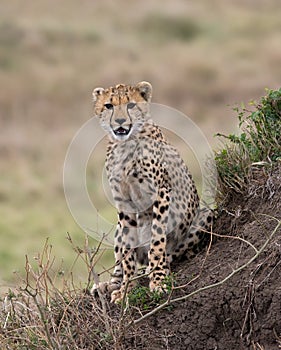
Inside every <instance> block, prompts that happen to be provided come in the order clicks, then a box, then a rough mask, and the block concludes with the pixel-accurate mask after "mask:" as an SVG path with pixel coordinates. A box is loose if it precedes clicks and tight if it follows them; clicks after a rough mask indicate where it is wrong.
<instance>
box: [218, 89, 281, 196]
mask: <svg viewBox="0 0 281 350" xmlns="http://www.w3.org/2000/svg"><path fill="white" fill-rule="evenodd" d="M250 105H251V106H252V107H253V108H254V110H252V111H249V110H247V109H246V108H242V109H239V108H235V109H234V110H235V111H236V112H237V113H238V120H239V128H240V130H241V132H240V134H238V135H236V134H230V135H228V136H226V135H222V134H217V136H219V137H221V138H223V139H224V141H223V142H224V148H223V149H221V150H219V151H218V152H217V153H216V158H215V159H216V164H217V169H218V175H219V185H220V192H221V195H227V194H229V193H230V192H231V190H233V191H235V192H236V193H241V194H246V190H247V189H248V187H249V184H250V182H251V180H252V171H253V169H254V168H255V167H257V166H258V167H259V166H260V167H264V168H265V169H266V168H271V167H272V166H274V164H275V163H276V162H278V161H280V160H281V88H280V89H279V90H267V95H266V96H264V97H262V98H261V99H260V101H259V102H251V103H250Z"/></svg>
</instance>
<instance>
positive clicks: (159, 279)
mask: <svg viewBox="0 0 281 350" xmlns="http://www.w3.org/2000/svg"><path fill="white" fill-rule="evenodd" d="M169 202H170V197H169V189H167V188H165V187H163V188H161V189H160V190H159V192H158V196H157V199H156V201H155V202H154V204H153V220H152V228H151V230H152V231H151V241H150V250H149V252H148V259H149V271H151V274H150V283H149V288H150V290H152V291H153V290H160V291H165V285H164V284H163V281H164V279H165V277H166V276H167V275H168V274H169V265H168V262H167V257H166V241H167V226H168V214H169Z"/></svg>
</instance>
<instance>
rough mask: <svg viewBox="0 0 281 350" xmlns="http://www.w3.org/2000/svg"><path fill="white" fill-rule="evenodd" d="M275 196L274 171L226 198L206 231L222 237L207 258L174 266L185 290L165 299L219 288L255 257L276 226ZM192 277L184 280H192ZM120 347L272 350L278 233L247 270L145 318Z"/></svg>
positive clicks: (279, 178)
mask: <svg viewBox="0 0 281 350" xmlns="http://www.w3.org/2000/svg"><path fill="white" fill-rule="evenodd" d="M280 189H281V167H280V166H279V168H278V169H275V171H274V172H273V173H272V174H271V175H270V176H268V175H265V173H264V172H263V171H262V170H261V171H257V172H256V175H255V177H254V178H253V183H252V185H251V186H250V191H249V196H248V197H247V198H241V196H232V198H230V199H229V201H228V203H227V205H226V207H225V208H226V209H225V210H223V211H222V212H221V213H220V214H219V217H218V219H217V221H216V224H215V227H214V232H215V233H217V234H220V235H227V236H229V237H225V238H217V241H216V243H215V244H213V245H212V246H211V248H210V249H209V253H208V255H207V256H206V252H205V253H203V252H202V254H200V255H198V256H197V257H196V258H194V259H193V260H192V261H190V262H188V263H181V264H179V265H177V266H175V267H174V271H175V272H176V280H177V283H178V284H180V285H184V284H187V285H186V287H185V288H181V289H180V290H178V291H176V293H175V295H173V298H174V297H180V296H183V295H186V294H189V293H191V292H193V291H195V290H197V289H199V288H202V287H204V286H208V285H211V284H217V283H218V284H219V282H220V281H223V280H224V278H226V277H227V276H228V275H229V274H231V273H232V271H233V270H235V269H237V268H239V267H240V266H242V265H243V264H246V263H247V262H248V261H249V259H251V258H252V257H254V256H255V255H256V254H257V252H256V250H259V249H261V247H262V246H263V245H264V244H265V242H266V240H267V239H268V237H269V236H270V235H271V234H272V232H273V231H274V230H275V229H276V227H277V225H278V220H276V219H274V218H277V219H279V220H280V219H281V191H280ZM273 217H274V218H273ZM235 237H240V238H241V239H242V240H241V239H237V238H235ZM246 241H247V242H250V243H251V244H249V243H247V242H246ZM251 245H253V246H254V247H253V246H251ZM255 249H256V250H255ZM202 264H203V266H202ZM198 275H200V276H199V277H198V278H196V279H195V280H193V281H192V277H194V276H198ZM190 281H191V282H190ZM125 347H126V349H135V348H136V349H155V350H156V349H193V350H199V349H200V350H201V349H202V350H203V349H204V350H206V349H222V350H225V349H228V350H232V349H233V350H237V349H266V350H271V349H272V350H273V349H278V348H280V347H281V227H280V226H279V227H278V229H277V230H276V232H275V233H274V235H273V236H272V238H271V239H270V241H269V243H268V245H267V246H266V248H265V249H264V250H263V251H262V253H261V254H260V255H259V256H258V257H257V259H255V260H254V261H252V262H251V263H250V264H249V265H248V266H247V267H245V268H244V269H243V270H241V271H240V272H238V273H236V274H234V275H233V277H231V278H229V279H228V280H226V281H225V282H224V283H222V284H220V285H217V286H216V287H214V288H210V289H208V290H205V291H202V292H200V293H198V294H195V295H194V296H192V297H191V298H188V299H187V300H185V301H181V302H177V303H175V304H172V308H170V309H169V308H166V309H164V310H161V311H159V312H158V313H156V314H154V315H152V316H150V317H148V318H147V319H146V320H144V321H143V322H142V323H141V324H140V325H139V326H137V327H136V328H135V329H134V330H133V331H132V332H131V333H130V334H127V336H126V339H125Z"/></svg>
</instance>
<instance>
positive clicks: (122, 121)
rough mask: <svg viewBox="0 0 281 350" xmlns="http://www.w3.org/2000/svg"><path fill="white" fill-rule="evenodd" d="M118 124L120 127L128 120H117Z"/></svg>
mask: <svg viewBox="0 0 281 350" xmlns="http://www.w3.org/2000/svg"><path fill="white" fill-rule="evenodd" d="M115 121H116V123H117V124H119V125H122V124H124V123H125V121H126V119H125V118H119V119H115Z"/></svg>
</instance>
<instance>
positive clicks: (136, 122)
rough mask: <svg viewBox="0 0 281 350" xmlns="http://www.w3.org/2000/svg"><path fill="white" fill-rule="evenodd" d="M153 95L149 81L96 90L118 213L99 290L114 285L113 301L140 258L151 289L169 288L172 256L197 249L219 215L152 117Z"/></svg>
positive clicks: (96, 105)
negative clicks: (108, 274) (110, 267)
mask: <svg viewBox="0 0 281 350" xmlns="http://www.w3.org/2000/svg"><path fill="white" fill-rule="evenodd" d="M151 96H152V87H151V85H150V84H149V83H147V82H141V83H138V84H137V85H135V86H129V85H117V86H115V87H110V88H109V89H103V88H97V89H95V90H94V92H93V98H94V112H95V115H97V116H98V117H99V119H100V124H101V126H102V127H103V128H104V129H105V130H106V132H107V133H108V136H109V144H108V148H107V157H106V171H107V176H108V179H109V183H110V187H111V191H112V194H113V198H114V200H115V203H116V207H117V210H118V218H119V220H118V225H117V228H116V233H115V243H114V255H115V262H116V264H115V269H114V272H113V276H112V279H111V281H110V282H109V283H106V284H100V285H99V286H94V287H93V289H96V288H101V289H103V290H104V289H107V290H109V291H110V292H111V293H112V294H111V299H112V301H119V300H121V299H122V297H123V295H124V289H125V286H126V284H127V282H128V280H129V279H131V278H132V277H134V276H135V275H136V273H137V263H140V264H146V265H148V272H149V278H150V283H149V286H150V289H151V290H165V285H164V283H163V280H164V279H165V277H166V276H167V275H168V274H169V265H170V263H171V261H173V260H175V259H177V258H182V257H188V256H191V255H194V254H196V253H197V252H198V250H199V249H200V248H201V246H203V245H204V243H205V242H206V239H207V238H208V237H209V234H208V233H207V234H206V233H205V232H206V231H210V229H211V225H212V221H213V215H212V212H211V211H210V210H208V209H207V208H204V209H200V208H199V197H198V194H197V190H196V187H195V185H194V182H193V180H192V177H191V175H190V173H189V171H188V168H187V167H186V165H185V163H184V162H183V160H182V159H181V157H180V155H179V153H178V152H177V150H176V149H175V148H174V147H173V146H171V145H170V144H169V143H168V142H167V141H166V139H165V137H164V135H163V133H162V131H161V130H160V128H159V127H158V126H157V125H155V124H154V123H153V121H152V120H151V116H150V112H149V103H150V101H151ZM131 285H132V284H131Z"/></svg>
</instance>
